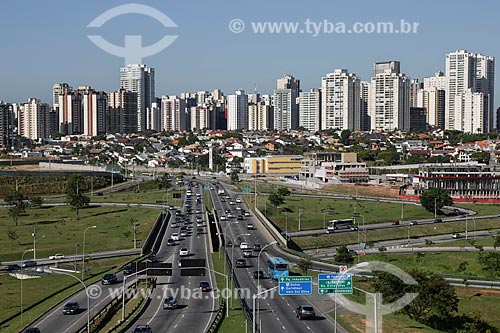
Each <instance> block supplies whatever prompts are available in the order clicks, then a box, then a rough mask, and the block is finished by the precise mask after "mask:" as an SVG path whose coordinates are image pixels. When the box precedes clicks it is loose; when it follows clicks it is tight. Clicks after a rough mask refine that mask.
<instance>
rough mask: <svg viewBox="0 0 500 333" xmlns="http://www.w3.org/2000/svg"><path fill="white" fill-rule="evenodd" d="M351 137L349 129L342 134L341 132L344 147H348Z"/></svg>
mask: <svg viewBox="0 0 500 333" xmlns="http://www.w3.org/2000/svg"><path fill="white" fill-rule="evenodd" d="M350 136H351V131H349V130H347V129H345V130H343V131H342V132H340V142H342V144H343V145H344V146H348V145H349V143H350V140H349V137H350Z"/></svg>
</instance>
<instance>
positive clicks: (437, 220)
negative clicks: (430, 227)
mask: <svg viewBox="0 0 500 333" xmlns="http://www.w3.org/2000/svg"><path fill="white" fill-rule="evenodd" d="M441 222H443V220H442V219H435V220H434V223H441Z"/></svg>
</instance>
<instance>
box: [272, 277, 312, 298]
mask: <svg viewBox="0 0 500 333" xmlns="http://www.w3.org/2000/svg"><path fill="white" fill-rule="evenodd" d="M278 282H279V285H278V290H279V294H280V295H312V277H311V276H286V277H280V278H279V280H278Z"/></svg>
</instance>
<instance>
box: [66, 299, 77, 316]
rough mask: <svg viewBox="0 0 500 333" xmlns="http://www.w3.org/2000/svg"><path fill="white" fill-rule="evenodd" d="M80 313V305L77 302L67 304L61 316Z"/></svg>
mask: <svg viewBox="0 0 500 333" xmlns="http://www.w3.org/2000/svg"><path fill="white" fill-rule="evenodd" d="M78 311H80V304H78V302H68V303H66V305H65V306H64V308H63V314H65V315H67V314H77V313H78Z"/></svg>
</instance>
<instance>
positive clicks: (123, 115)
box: [106, 89, 137, 133]
mask: <svg viewBox="0 0 500 333" xmlns="http://www.w3.org/2000/svg"><path fill="white" fill-rule="evenodd" d="M106 132H108V133H133V132H137V93H135V92H131V91H127V90H125V89H120V90H119V91H115V92H110V93H108V110H107V113H106Z"/></svg>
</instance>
